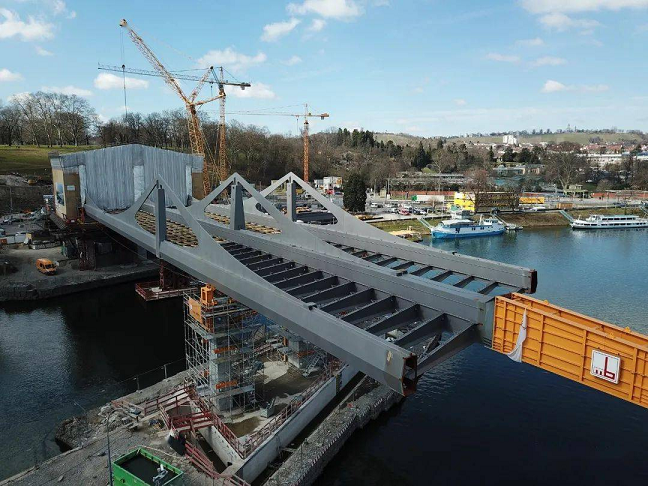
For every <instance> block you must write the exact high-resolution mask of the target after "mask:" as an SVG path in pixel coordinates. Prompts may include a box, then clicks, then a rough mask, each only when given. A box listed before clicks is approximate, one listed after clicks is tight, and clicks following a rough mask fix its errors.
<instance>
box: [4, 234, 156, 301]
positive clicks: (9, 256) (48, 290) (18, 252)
mask: <svg viewBox="0 0 648 486" xmlns="http://www.w3.org/2000/svg"><path fill="white" fill-rule="evenodd" d="M39 258H47V259H50V260H52V261H57V262H58V263H59V267H58V269H57V273H56V274H55V275H44V274H42V273H41V272H39V271H38V269H37V268H36V260H37V259H39ZM0 259H1V260H2V261H3V262H8V264H9V266H10V267H12V268H14V269H15V270H16V271H14V272H12V273H8V274H6V275H2V276H0V283H2V285H1V286H0V302H7V301H22V300H37V299H47V298H52V297H59V296H61V295H67V294H72V293H75V292H81V291H84V290H90V289H96V288H100V287H106V286H109V285H116V284H119V283H124V282H131V281H136V280H144V279H148V278H151V277H154V276H156V275H157V273H158V271H159V268H158V266H157V264H155V263H154V262H150V261H143V262H138V263H129V264H122V265H111V266H106V267H101V268H98V269H96V270H79V261H78V260H77V259H67V258H64V257H63V256H62V255H61V248H60V247H54V248H46V249H42V250H31V249H29V248H26V247H22V246H20V247H14V248H5V249H3V250H2V254H1V255H0Z"/></svg>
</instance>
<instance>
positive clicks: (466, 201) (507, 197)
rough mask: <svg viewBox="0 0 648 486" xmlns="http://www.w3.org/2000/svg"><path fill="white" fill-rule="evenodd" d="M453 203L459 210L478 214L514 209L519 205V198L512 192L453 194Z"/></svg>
mask: <svg viewBox="0 0 648 486" xmlns="http://www.w3.org/2000/svg"><path fill="white" fill-rule="evenodd" d="M453 203H454V205H455V206H458V207H460V208H461V209H464V210H466V211H472V212H473V213H478V212H482V211H490V210H492V209H513V208H516V207H517V206H519V204H520V198H519V197H518V195H517V194H515V193H512V192H479V193H474V192H455V195H454V201H453Z"/></svg>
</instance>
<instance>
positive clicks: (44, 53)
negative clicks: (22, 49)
mask: <svg viewBox="0 0 648 486" xmlns="http://www.w3.org/2000/svg"><path fill="white" fill-rule="evenodd" d="M36 54H38V55H39V56H43V57H46V56H53V55H54V53H53V52H50V51H48V50H47V49H43V48H42V47H41V46H36Z"/></svg>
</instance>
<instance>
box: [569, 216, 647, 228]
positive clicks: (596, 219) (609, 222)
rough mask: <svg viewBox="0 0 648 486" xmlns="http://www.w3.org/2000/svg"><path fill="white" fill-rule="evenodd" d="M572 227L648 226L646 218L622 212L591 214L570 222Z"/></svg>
mask: <svg viewBox="0 0 648 486" xmlns="http://www.w3.org/2000/svg"><path fill="white" fill-rule="evenodd" d="M571 227H572V228H573V229H624V228H648V219H646V218H640V217H639V216H631V215H624V214H614V215H602V214H593V215H592V216H589V217H588V218H586V219H575V220H574V221H572V222H571Z"/></svg>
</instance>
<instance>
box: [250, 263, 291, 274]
mask: <svg viewBox="0 0 648 486" xmlns="http://www.w3.org/2000/svg"><path fill="white" fill-rule="evenodd" d="M294 266H295V262H286V261H284V262H283V263H279V264H278V265H271V266H269V267H263V268H260V269H257V270H254V272H255V273H256V274H257V275H259V276H260V277H265V276H266V275H272V274H273V273H278V272H283V271H284V270H288V269H290V268H294Z"/></svg>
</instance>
